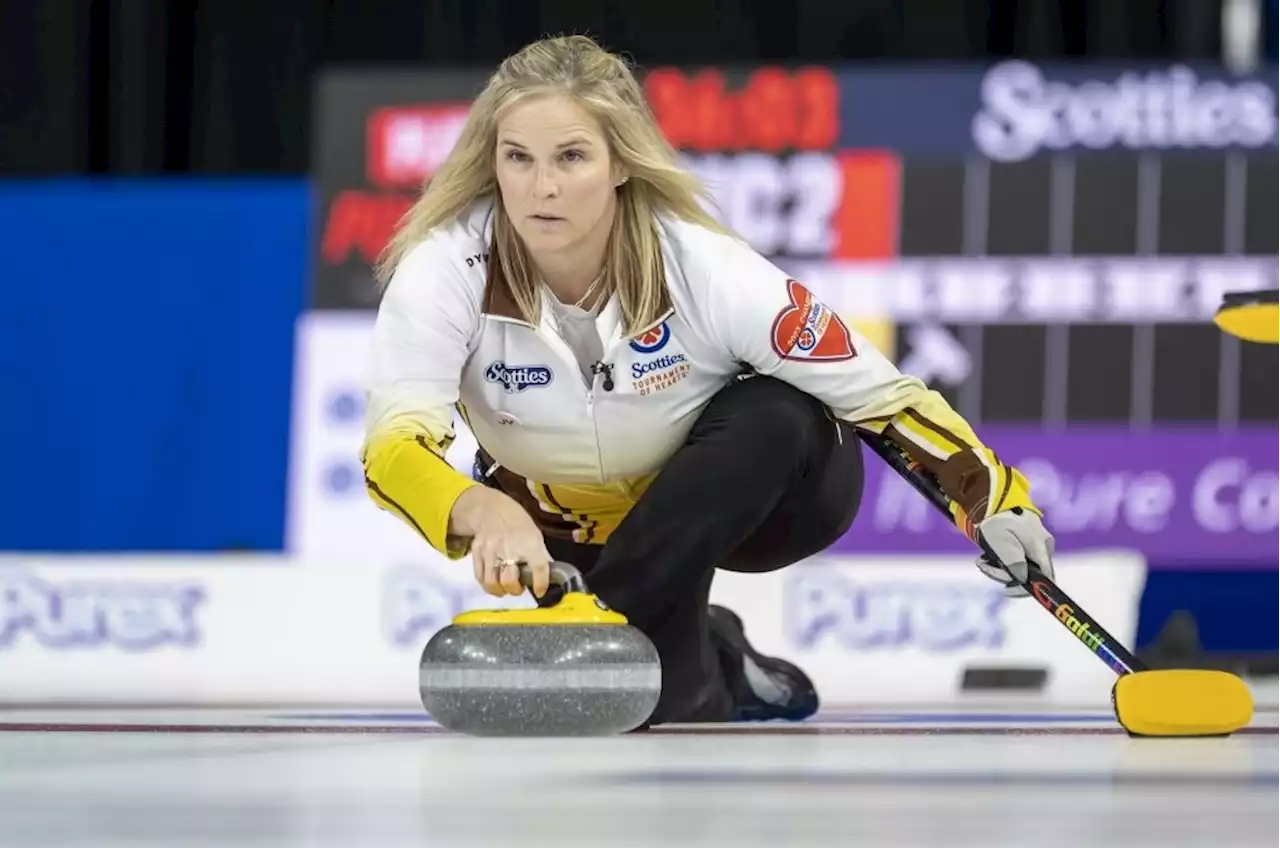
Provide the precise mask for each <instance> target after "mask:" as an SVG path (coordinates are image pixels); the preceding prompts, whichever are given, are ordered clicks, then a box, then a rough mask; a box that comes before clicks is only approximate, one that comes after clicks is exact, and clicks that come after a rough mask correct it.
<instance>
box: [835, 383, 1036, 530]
mask: <svg viewBox="0 0 1280 848" xmlns="http://www.w3.org/2000/svg"><path fill="white" fill-rule="evenodd" d="M897 389H898V391H897V394H898V397H897V398H896V399H894V401H892V402H891V405H892V406H897V407H900V409H899V411H898V412H896V413H894V414H892V415H885V416H880V417H877V418H869V419H863V420H859V421H857V422H856V423H857V425H858V426H859V427H862V428H864V429H866V430H869V431H871V432H873V433H879V434H882V435H883V436H885V438H887V439H889V440H890V441H892V442H894V443H895V444H897V445H898V446H899V447H901V448H902V449H903V450H904V451H905V452H906V453H907V455H908V456H910V457H911V458H912V459H914V460H915V461H916V462H918V463H920V465H922V466H924V468H925V469H927V470H928V471H929V472H930V473H932V474H933V476H934V477H936V478H937V480H938V485H939V487H940V488H941V489H942V491H943V492H945V493H946V494H947V496H948V497H949V498H951V501H952V504H953V506H952V519H953V520H954V521H955V524H956V526H957V527H959V528H960V529H961V530H963V531H964V533H965V535H967V536H970V537H972V536H973V526H974V525H975V524H978V523H979V522H981V521H982V520H983V519H985V518H988V517H990V516H992V515H995V514H996V513H997V512H1003V511H1005V510H1009V509H1013V508H1014V507H1022V508H1023V509H1025V510H1029V511H1031V512H1034V513H1035V514H1037V515H1041V512H1040V510H1039V508H1037V507H1036V505H1035V504H1034V503H1033V502H1032V500H1031V491H1030V485H1029V484H1028V482H1027V479H1026V478H1025V477H1024V476H1023V475H1022V473H1021V472H1020V471H1018V470H1017V469H1016V468H1013V467H1012V466H1009V465H1005V464H1004V462H1002V461H1001V460H1000V458H999V457H998V456H997V455H996V453H995V451H993V450H991V448H989V447H987V446H986V445H984V444H983V443H982V441H981V440H980V439H979V438H978V436H977V435H976V434H975V433H974V431H973V429H972V428H971V427H970V426H969V424H968V423H967V422H966V421H965V420H964V419H963V418H962V417H961V416H960V415H959V414H958V413H957V412H955V410H953V409H952V408H951V406H950V405H949V404H948V403H947V402H946V400H945V399H944V398H943V397H942V395H940V394H938V393H937V392H936V391H933V390H932V389H928V388H925V387H924V385H923V384H922V383H920V382H919V381H917V380H915V379H913V378H909V377H905V378H903V379H902V380H901V381H900V382H899V383H898V386H897Z"/></svg>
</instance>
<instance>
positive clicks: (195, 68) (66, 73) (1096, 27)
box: [0, 0, 1275, 175]
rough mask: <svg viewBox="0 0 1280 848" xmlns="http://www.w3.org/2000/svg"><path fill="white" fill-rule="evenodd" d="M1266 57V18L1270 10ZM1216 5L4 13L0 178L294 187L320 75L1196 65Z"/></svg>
mask: <svg viewBox="0 0 1280 848" xmlns="http://www.w3.org/2000/svg"><path fill="white" fill-rule="evenodd" d="M1263 5H1264V7H1265V12H1266V14H1267V16H1268V20H1267V21H1266V22H1264V25H1263V26H1262V32H1263V33H1267V34H1269V36H1270V38H1269V44H1268V45H1267V46H1266V49H1265V50H1264V51H1263V52H1264V54H1265V53H1267V52H1271V53H1273V52H1274V49H1275V46H1274V30H1275V17H1274V3H1273V2H1272V0H1264V2H1263ZM1220 7H1221V3H1220V0H1035V2H1026V0H1023V1H1022V2H1015V0H838V1H837V2H833V1H832V0H681V2H679V3H678V4H676V3H673V4H671V5H670V6H669V7H666V8H669V11H664V6H663V5H662V4H659V3H641V2H635V0H520V1H518V2H503V0H257V2H254V1H253V0H200V1H199V2H198V1H197V0H43V1H42V0H0V79H3V80H5V84H4V87H3V90H2V91H0V174H86V173H92V174H119V175H124V174H129V175H135V174H155V173H192V174H230V173H234V174H302V173H305V172H306V171H307V170H308V165H309V162H308V159H309V156H310V150H311V145H310V143H309V138H308V134H309V127H310V126H311V102H312V82H313V75H314V74H315V73H316V72H317V71H319V70H321V69H324V68H329V67H343V66H371V65H381V66H385V65H396V64H401V65H404V64H412V65H416V66H419V67H421V66H423V65H430V66H443V65H474V64H481V65H491V64H493V63H494V62H496V61H498V60H499V59H501V58H502V57H503V56H504V55H506V54H507V53H509V52H511V51H512V50H514V49H516V48H518V47H519V46H520V45H522V44H524V43H526V42H529V41H532V40H535V39H536V38H538V37H540V36H542V35H544V34H548V33H559V32H585V33H589V34H591V35H594V36H596V37H597V38H599V39H602V40H603V41H604V42H605V43H606V45H607V46H610V47H612V48H614V49H622V50H625V51H626V52H628V53H630V54H631V55H632V56H633V57H634V58H635V59H636V60H637V61H639V62H642V63H645V62H668V63H682V62H698V63H712V64H714V63H730V62H735V61H757V60H765V61H774V60H785V59H789V58H792V57H802V58H803V60H804V61H809V62H822V61H835V60H849V59H879V60H903V61H918V60H928V59H962V60H982V59H986V58H991V57H1004V56H1020V57H1024V58H1034V59H1055V58H1077V57H1087V58H1089V59H1093V60H1101V59H1116V60H1132V59H1205V60H1211V61H1217V60H1219V58H1220V57H1221V55H1222V46H1221V35H1222V33H1221V9H1220Z"/></svg>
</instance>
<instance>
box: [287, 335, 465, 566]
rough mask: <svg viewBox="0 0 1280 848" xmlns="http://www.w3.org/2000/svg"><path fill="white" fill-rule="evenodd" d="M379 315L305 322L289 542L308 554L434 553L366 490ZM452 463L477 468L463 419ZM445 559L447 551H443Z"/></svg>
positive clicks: (299, 349)
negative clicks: (367, 385) (367, 368)
mask: <svg viewBox="0 0 1280 848" xmlns="http://www.w3.org/2000/svg"><path fill="white" fill-rule="evenodd" d="M374 319H375V314H374V313H372V312H366V311H352V312H310V313H307V314H305V315H303V316H302V317H301V318H300V319H299V322H298V326H297V343H296V355H295V357H294V361H295V366H294V374H295V377H294V399H293V414H292V428H293V434H292V437H291V439H290V445H289V449H290V457H289V487H288V499H287V519H286V525H285V549H286V550H287V551H289V552H290V553H294V554H300V555H312V554H315V555H318V556H327V555H330V554H349V555H361V554H363V555H368V556H373V557H375V558H376V557H379V556H382V555H384V554H388V553H391V554H405V555H409V556H414V555H422V554H423V552H424V550H425V551H426V553H427V555H433V554H432V552H431V550H430V548H428V546H427V544H426V543H425V542H424V541H423V540H422V539H421V537H419V536H418V535H417V534H416V533H415V532H414V531H413V530H412V529H410V528H409V527H408V526H407V525H405V524H404V523H403V522H401V521H400V519H398V518H396V517H394V516H393V515H391V514H390V513H388V512H385V511H383V510H381V509H379V508H378V507H377V506H375V505H374V503H373V501H371V500H370V499H369V495H368V493H367V492H366V490H365V483H364V469H363V468H362V466H361V464H360V445H361V443H362V441H363V439H364V393H363V388H362V387H363V377H364V365H365V361H366V359H367V356H368V350H369V343H370V339H371V337H372V333H373V322H374ZM454 429H455V433H456V439H455V440H454V443H453V445H452V447H451V448H450V449H449V453H448V454H447V458H448V460H449V462H450V463H451V464H452V465H453V466H454V467H455V468H457V469H458V470H459V471H462V472H464V473H466V474H470V473H471V468H472V464H473V462H474V459H475V451H476V442H475V438H474V437H473V436H472V435H471V432H470V431H469V430H468V429H467V428H466V426H465V425H464V424H463V423H462V420H461V419H460V418H455V421H454ZM439 559H440V561H441V562H445V561H446V560H445V559H444V557H439Z"/></svg>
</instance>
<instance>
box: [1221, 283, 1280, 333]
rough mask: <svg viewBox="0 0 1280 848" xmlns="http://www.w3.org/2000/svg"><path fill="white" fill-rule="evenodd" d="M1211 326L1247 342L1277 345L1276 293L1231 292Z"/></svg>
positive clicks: (1279, 330)
mask: <svg viewBox="0 0 1280 848" xmlns="http://www.w3.org/2000/svg"><path fill="white" fill-rule="evenodd" d="M1213 323H1215V324H1217V325H1218V327H1219V328H1220V329H1221V330H1222V331H1223V332H1224V333H1229V334H1231V335H1233V336H1235V337H1236V338H1239V339H1244V340H1245V341H1247V342H1259V343H1262V344H1277V343H1280V310H1278V309H1277V290H1276V289H1260V290H1258V291H1245V292H1231V293H1230V294H1227V295H1226V296H1225V297H1223V299H1222V306H1220V307H1218V312H1217V314H1215V315H1214V316H1213Z"/></svg>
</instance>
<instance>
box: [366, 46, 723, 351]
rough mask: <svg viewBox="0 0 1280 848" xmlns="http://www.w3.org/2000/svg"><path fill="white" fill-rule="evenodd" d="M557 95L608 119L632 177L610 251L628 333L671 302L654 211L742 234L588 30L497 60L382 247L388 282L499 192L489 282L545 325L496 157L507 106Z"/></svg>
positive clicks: (605, 123)
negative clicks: (418, 251)
mask: <svg viewBox="0 0 1280 848" xmlns="http://www.w3.org/2000/svg"><path fill="white" fill-rule="evenodd" d="M554 93H563V94H568V95H569V96H571V97H572V98H573V99H574V101H575V102H576V103H577V104H578V105H580V106H581V107H582V108H584V109H585V110H586V111H587V112H588V113H590V114H591V115H592V117H594V118H595V119H596V121H598V122H599V124H600V126H601V127H602V128H603V131H604V136H605V139H606V140H607V141H608V144H609V152H610V155H611V157H612V159H613V161H614V162H615V163H616V164H618V165H621V167H622V170H623V172H624V173H625V174H626V176H627V181H626V182H625V183H624V184H623V185H622V186H621V187H620V188H618V189H617V191H618V198H617V199H618V203H617V209H616V212H615V217H614V222H613V228H612V231H611V232H610V234H609V244H608V248H607V250H606V254H605V269H606V270H605V274H606V279H605V283H606V284H607V285H608V287H609V288H611V289H612V290H613V292H614V293H615V294H616V296H617V298H618V301H619V306H620V308H621V311H622V316H623V323H624V325H625V327H626V331H625V332H626V333H627V334H628V335H634V334H636V333H639V332H640V331H642V330H643V329H645V328H646V327H648V326H650V325H652V324H653V323H654V322H656V321H657V320H658V319H659V318H660V317H661V316H662V315H663V314H664V313H665V312H666V311H667V310H668V309H669V308H670V296H669V295H668V293H667V285H666V274H665V272H664V268H663V261H662V251H661V245H660V242H659V240H658V229H657V222H656V220H655V216H656V215H658V214H666V215H670V216H673V217H675V218H679V219H682V220H685V221H688V222H691V223H695V224H699V225H701V226H703V227H706V228H708V229H710V230H713V231H715V232H719V233H723V234H725V235H730V236H732V235H733V233H732V232H730V231H729V230H728V229H727V228H726V227H724V226H722V225H721V224H720V223H718V222H717V221H716V219H715V218H714V217H713V216H712V215H711V214H709V213H708V212H707V211H706V210H705V209H704V207H703V206H702V204H701V202H700V201H703V200H707V199H708V196H707V194H706V192H705V189H704V188H703V186H702V184H701V183H700V182H699V181H698V180H697V178H696V177H694V176H693V175H692V174H689V173H688V172H686V171H684V170H683V169H681V168H680V165H679V160H678V158H677V154H676V151H675V150H674V149H673V148H672V147H671V145H670V144H669V143H668V142H667V140H666V138H665V137H664V136H663V134H662V130H661V129H660V128H659V127H658V123H657V121H656V120H655V119H654V117H653V113H652V112H651V111H650V109H649V106H648V103H647V102H646V101H645V99H644V93H643V91H642V89H641V87H640V84H639V83H638V82H637V81H636V78H635V76H634V75H633V73H632V71H631V69H630V67H629V66H628V65H627V63H626V62H625V61H623V60H622V59H621V58H620V57H618V56H616V55H614V54H612V53H609V52H607V51H605V50H604V49H602V48H601V47H600V46H599V45H597V44H596V43H595V42H594V41H592V40H591V39H590V38H587V37H586V36H579V35H574V36H563V37H557V38H548V39H544V40H542V41H537V42H535V43H533V44H530V45H528V46H526V47H525V48H524V49H522V50H520V52H518V53H516V54H514V55H512V56H510V57H508V58H507V59H506V60H504V61H503V62H502V64H501V65H499V66H498V69H497V71H496V72H495V73H494V74H493V75H492V76H491V77H490V78H489V81H488V83H487V84H486V85H485V88H484V90H483V91H482V92H481V93H480V95H479V96H478V97H477V98H476V100H475V102H474V103H473V104H472V106H471V110H470V113H469V114H468V116H467V122H466V125H465V126H464V127H463V129H462V134H461V136H460V137H459V138H458V141H457V143H456V144H455V146H454V148H453V150H452V152H450V154H449V156H448V158H447V159H445V161H444V163H443V164H442V165H441V166H440V168H439V169H437V171H436V172H435V174H434V175H433V176H432V178H431V180H430V181H429V183H428V185H427V187H426V189H425V191H424V192H423V193H422V196H421V197H419V198H418V200H417V202H416V203H415V204H414V205H413V207H412V208H411V209H410V210H409V212H408V213H407V214H406V215H405V217H404V218H403V219H402V220H401V221H400V223H399V225H398V227H397V230H396V232H395V234H394V235H393V236H392V238H391V240H390V242H389V243H388V245H387V248H386V250H385V251H384V252H383V255H382V257H381V258H380V261H379V265H378V269H377V270H378V277H379V279H380V280H381V281H382V282H383V284H385V283H386V282H387V281H388V280H389V279H390V278H391V275H392V274H393V273H394V271H395V268H396V266H397V265H398V263H399V262H400V260H401V259H403V258H404V256H405V254H406V253H407V252H408V251H409V250H411V249H412V248H413V247H414V246H415V245H417V244H418V243H419V242H420V241H422V239H424V238H425V237H426V236H427V235H428V234H429V233H430V232H431V231H432V230H434V229H435V228H437V227H439V226H441V225H444V224H448V223H450V222H452V221H453V220H455V219H456V218H458V217H459V216H460V215H461V214H463V213H464V212H465V211H466V210H467V209H468V208H469V207H470V206H471V205H472V204H473V203H474V202H475V201H476V200H478V199H480V198H482V197H492V198H493V201H494V204H495V215H494V231H493V243H492V245H491V257H490V260H489V268H490V270H489V273H490V280H491V281H492V280H494V278H495V275H497V274H501V275H502V276H503V277H505V278H506V281H507V283H508V285H509V288H510V292H511V295H512V298H513V299H514V300H515V303H516V305H517V307H518V308H519V310H520V312H521V315H522V316H523V317H524V319H525V320H526V321H528V322H529V323H531V324H535V325H536V324H537V323H538V320H539V318H540V315H539V312H540V305H541V299H540V297H539V295H538V289H537V284H536V281H535V279H534V272H533V270H532V265H531V262H530V260H529V256H528V253H527V251H526V250H525V248H524V245H523V244H522V243H521V242H520V239H519V237H518V236H517V235H516V232H515V228H514V227H513V226H512V224H511V221H510V219H509V218H508V216H507V213H506V210H505V208H504V207H503V205H502V194H501V192H499V191H498V185H497V178H496V176H495V171H494V168H495V161H494V160H495V156H496V147H497V131H498V122H499V120H500V119H501V117H502V116H503V115H504V114H506V112H507V110H509V109H510V108H511V107H512V106H514V105H515V104H516V103H518V102H520V101H521V100H523V99H525V98H528V97H531V96H537V95H543V94H554Z"/></svg>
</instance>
